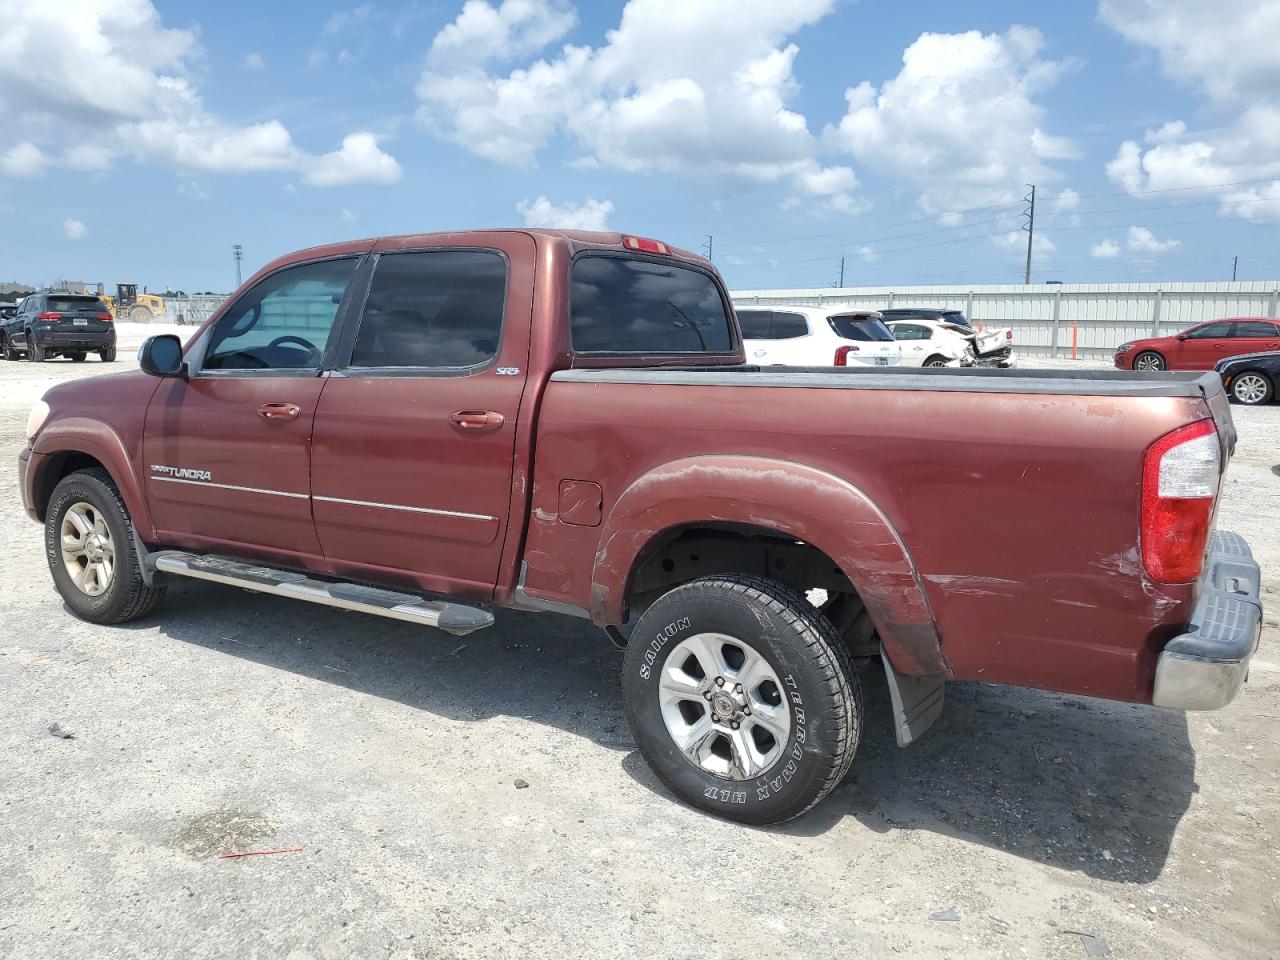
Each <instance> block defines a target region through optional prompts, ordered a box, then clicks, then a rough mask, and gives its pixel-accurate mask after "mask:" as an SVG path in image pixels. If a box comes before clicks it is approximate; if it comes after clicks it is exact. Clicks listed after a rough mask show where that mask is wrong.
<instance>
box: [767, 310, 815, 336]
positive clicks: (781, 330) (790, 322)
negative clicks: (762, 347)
mask: <svg viewBox="0 0 1280 960" xmlns="http://www.w3.org/2000/svg"><path fill="white" fill-rule="evenodd" d="M808 335H809V324H808V322H807V321H806V320H805V318H804V314H802V313H780V312H778V311H774V314H773V339H775V340H794V339H795V338H796V337H807V336H808Z"/></svg>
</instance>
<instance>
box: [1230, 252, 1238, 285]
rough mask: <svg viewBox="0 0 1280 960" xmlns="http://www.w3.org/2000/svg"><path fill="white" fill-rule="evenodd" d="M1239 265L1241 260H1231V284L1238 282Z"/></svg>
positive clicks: (1236, 258) (1235, 258)
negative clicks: (1237, 271) (1237, 270)
mask: <svg viewBox="0 0 1280 960" xmlns="http://www.w3.org/2000/svg"><path fill="white" fill-rule="evenodd" d="M1239 265H1240V258H1239V257H1232V258H1231V282H1232V283H1235V282H1236V267H1238V266H1239Z"/></svg>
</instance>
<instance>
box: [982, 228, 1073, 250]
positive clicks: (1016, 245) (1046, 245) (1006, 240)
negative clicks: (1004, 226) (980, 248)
mask: <svg viewBox="0 0 1280 960" xmlns="http://www.w3.org/2000/svg"><path fill="white" fill-rule="evenodd" d="M991 242H992V243H994V244H995V245H996V246H998V247H1006V248H1009V249H1011V250H1021V251H1023V252H1025V251H1026V249H1027V232H1026V231H1025V230H1010V231H1009V232H1008V233H1002V234H1000V235H999V236H998V237H992V238H991ZM1057 249H1058V245H1057V244H1056V243H1054V242H1053V241H1052V240H1050V239H1049V237H1048V235H1047V234H1045V233H1041V232H1040V231H1036V234H1035V236H1034V237H1033V238H1032V240H1031V253H1032V256H1036V255H1038V254H1044V255H1046V256H1048V255H1049V254H1051V253H1053V252H1054V251H1055V250H1057Z"/></svg>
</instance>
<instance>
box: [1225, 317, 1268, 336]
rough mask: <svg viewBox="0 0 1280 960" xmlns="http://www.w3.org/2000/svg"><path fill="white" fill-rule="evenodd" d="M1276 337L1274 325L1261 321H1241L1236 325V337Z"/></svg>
mask: <svg viewBox="0 0 1280 960" xmlns="http://www.w3.org/2000/svg"><path fill="white" fill-rule="evenodd" d="M1276 335H1277V331H1276V327H1275V325H1274V324H1271V323H1267V322H1265V321H1263V320H1242V321H1241V322H1240V323H1237V324H1236V332H1235V334H1234V336H1237V337H1274V336H1276Z"/></svg>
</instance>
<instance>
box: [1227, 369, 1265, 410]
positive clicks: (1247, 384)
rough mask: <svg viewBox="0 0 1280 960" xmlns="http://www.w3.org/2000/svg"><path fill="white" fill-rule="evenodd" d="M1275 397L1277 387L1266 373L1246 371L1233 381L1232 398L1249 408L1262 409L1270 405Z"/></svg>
mask: <svg viewBox="0 0 1280 960" xmlns="http://www.w3.org/2000/svg"><path fill="white" fill-rule="evenodd" d="M1274 395H1275V385H1274V384H1273V383H1272V382H1271V378H1270V377H1268V376H1267V375H1266V374H1265V373H1261V372H1259V371H1257V370H1246V371H1245V372H1244V373H1242V374H1239V375H1238V376H1237V377H1236V378H1235V379H1234V380H1232V381H1231V396H1232V398H1233V399H1234V400H1235V401H1236V402H1237V403H1243V404H1244V405H1245V406H1247V407H1260V406H1262V405H1264V404H1267V403H1270V402H1271V398H1272V396H1274Z"/></svg>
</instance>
